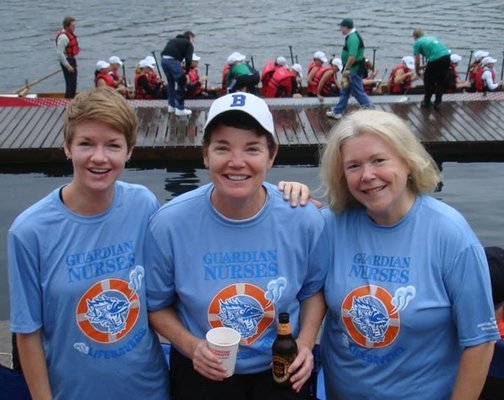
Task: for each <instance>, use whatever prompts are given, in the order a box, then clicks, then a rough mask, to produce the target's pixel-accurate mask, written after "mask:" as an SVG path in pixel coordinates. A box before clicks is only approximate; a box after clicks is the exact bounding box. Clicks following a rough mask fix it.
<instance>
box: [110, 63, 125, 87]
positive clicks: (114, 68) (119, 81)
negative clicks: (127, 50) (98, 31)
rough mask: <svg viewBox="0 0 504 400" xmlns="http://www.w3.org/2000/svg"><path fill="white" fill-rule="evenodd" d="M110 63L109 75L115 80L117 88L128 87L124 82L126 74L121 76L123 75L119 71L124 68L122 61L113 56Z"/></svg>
mask: <svg viewBox="0 0 504 400" xmlns="http://www.w3.org/2000/svg"><path fill="white" fill-rule="evenodd" d="M108 62H109V64H110V71H109V74H110V76H111V77H112V79H114V82H115V84H116V85H117V86H119V85H124V86H126V84H125V81H124V74H123V75H121V73H120V71H119V68H121V67H122V66H123V62H122V60H121V59H120V58H119V57H117V56H111V57H110V58H109V61H108Z"/></svg>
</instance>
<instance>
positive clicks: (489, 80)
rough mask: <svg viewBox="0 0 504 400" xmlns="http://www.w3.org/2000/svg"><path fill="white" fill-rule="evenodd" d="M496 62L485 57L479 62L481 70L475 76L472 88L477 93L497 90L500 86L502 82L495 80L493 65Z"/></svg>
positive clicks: (491, 58)
mask: <svg viewBox="0 0 504 400" xmlns="http://www.w3.org/2000/svg"><path fill="white" fill-rule="evenodd" d="M496 62H497V60H496V59H495V58H493V57H490V56H486V57H484V58H483V59H482V60H481V69H480V70H479V71H478V73H477V74H476V76H475V80H474V87H475V88H476V91H477V92H486V91H493V90H497V89H499V88H500V87H501V86H502V82H498V81H497V79H496V74H495V69H494V65H495V63H496Z"/></svg>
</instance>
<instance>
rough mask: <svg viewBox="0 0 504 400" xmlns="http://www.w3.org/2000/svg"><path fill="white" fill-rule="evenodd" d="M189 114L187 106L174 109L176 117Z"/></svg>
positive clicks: (190, 112)
mask: <svg viewBox="0 0 504 400" xmlns="http://www.w3.org/2000/svg"><path fill="white" fill-rule="evenodd" d="M191 114H192V111H191V110H188V109H187V108H183V109H182V110H180V109H178V108H177V109H176V110H175V115H176V116H178V117H188V116H189V115H191Z"/></svg>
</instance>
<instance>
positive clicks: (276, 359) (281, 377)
mask: <svg viewBox="0 0 504 400" xmlns="http://www.w3.org/2000/svg"><path fill="white" fill-rule="evenodd" d="M290 358H292V359H288V358H285V357H283V356H279V355H275V356H273V379H274V380H275V382H277V383H284V382H286V381H288V380H289V378H290V373H289V371H288V369H289V366H290V365H291V363H292V362H293V361H294V358H295V357H290Z"/></svg>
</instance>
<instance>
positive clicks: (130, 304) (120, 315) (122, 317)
mask: <svg viewBox="0 0 504 400" xmlns="http://www.w3.org/2000/svg"><path fill="white" fill-rule="evenodd" d="M130 286H131V285H130ZM139 314H140V299H139V296H138V294H137V292H136V291H135V290H134V289H132V288H130V287H129V284H128V282H127V281H124V280H121V279H105V280H103V281H100V282H97V283H96V284H94V285H93V286H91V288H89V289H88V290H87V291H86V293H84V294H83V295H82V297H81V298H80V300H79V303H78V304H77V309H76V320H77V324H78V326H79V328H80V330H81V331H82V332H83V333H84V334H85V335H86V336H87V337H88V338H89V339H92V340H94V341H95V342H99V343H114V342H116V341H118V340H120V339H121V338H123V337H124V336H125V335H127V334H128V332H130V331H131V329H133V327H134V326H135V324H136V322H137V320H138V316H139Z"/></svg>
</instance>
